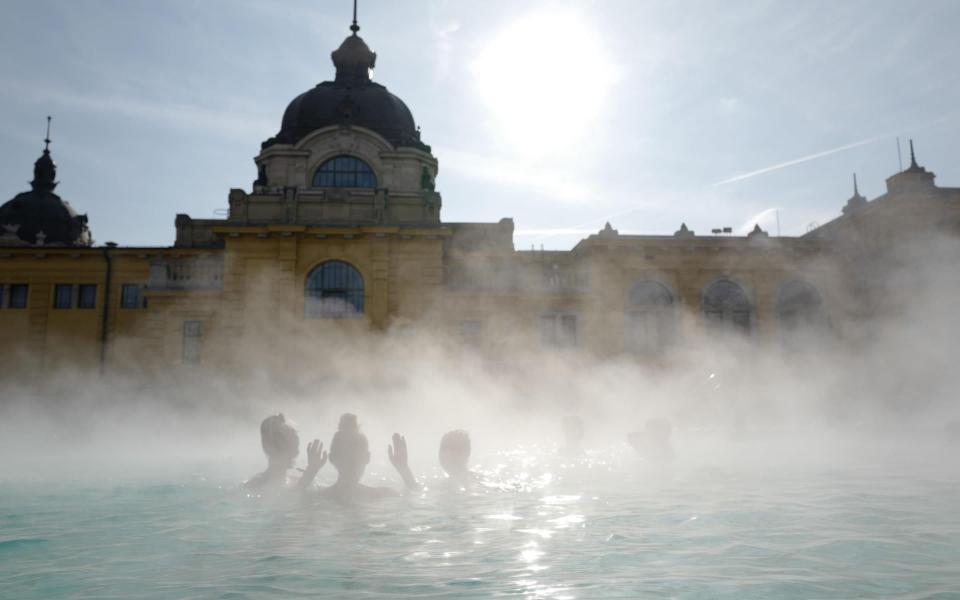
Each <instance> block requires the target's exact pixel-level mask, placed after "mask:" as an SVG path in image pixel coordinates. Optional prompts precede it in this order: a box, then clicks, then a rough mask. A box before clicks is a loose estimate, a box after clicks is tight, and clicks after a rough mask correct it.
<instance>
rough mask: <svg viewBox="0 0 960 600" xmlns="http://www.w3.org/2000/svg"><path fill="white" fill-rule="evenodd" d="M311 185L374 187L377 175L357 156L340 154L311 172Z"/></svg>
mask: <svg viewBox="0 0 960 600" xmlns="http://www.w3.org/2000/svg"><path fill="white" fill-rule="evenodd" d="M313 187H340V188H342V187H347V188H375V187H377V176H376V175H375V174H374V173H373V169H371V168H370V165H368V164H367V163H365V162H363V161H362V160H360V159H359V158H357V157H355V156H348V155H346V154H341V155H340V156H335V157H333V158H331V159H330V160H328V161H327V162H325V163H323V164H322V165H320V168H319V169H317V172H316V173H314V174H313Z"/></svg>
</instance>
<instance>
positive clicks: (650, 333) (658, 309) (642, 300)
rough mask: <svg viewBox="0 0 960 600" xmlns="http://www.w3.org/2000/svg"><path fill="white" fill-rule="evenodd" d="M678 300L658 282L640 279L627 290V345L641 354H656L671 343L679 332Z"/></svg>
mask: <svg viewBox="0 0 960 600" xmlns="http://www.w3.org/2000/svg"><path fill="white" fill-rule="evenodd" d="M674 306H675V301H674V297H673V294H672V293H671V292H670V290H669V289H667V286H665V285H663V284H662V283H660V282H658V281H653V280H650V279H648V280H644V281H640V282H637V283H636V284H634V285H633V287H631V288H630V291H628V292H627V308H626V311H627V314H626V318H627V332H626V335H627V340H626V342H627V348H628V349H629V350H631V351H633V352H636V353H638V354H656V353H657V352H660V351H662V350H663V349H664V348H665V347H666V346H668V345H669V344H670V343H671V342H672V341H673V338H674V335H675V331H676V315H675V314H674Z"/></svg>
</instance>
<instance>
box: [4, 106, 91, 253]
mask: <svg viewBox="0 0 960 600" xmlns="http://www.w3.org/2000/svg"><path fill="white" fill-rule="evenodd" d="M44 142H45V146H44V149H43V154H42V155H41V156H40V158H38V159H37V161H36V162H35V163H34V165H33V181H31V182H30V187H31V188H32V189H31V190H30V191H29V192H23V193H20V194H17V195H16V196H15V197H14V198H13V199H12V200H10V201H9V202H7V203H6V204H4V205H3V206H0V245H2V246H22V245H36V246H90V245H91V244H92V243H93V240H92V239H91V236H90V229H89V227H88V226H87V216H86V215H78V214H77V213H76V211H74V210H73V208H71V206H70V204H69V203H67V202H66V201H65V200H63V199H62V198H60V196H58V195H57V194H54V193H53V190H54V189H55V188H56V187H57V181H56V179H57V165H56V164H55V163H54V162H53V158H52V157H51V156H50V117H47V137H46V138H45V139H44Z"/></svg>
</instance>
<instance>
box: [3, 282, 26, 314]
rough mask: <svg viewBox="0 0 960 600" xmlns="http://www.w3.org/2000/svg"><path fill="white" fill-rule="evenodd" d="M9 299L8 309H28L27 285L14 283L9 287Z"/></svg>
mask: <svg viewBox="0 0 960 600" xmlns="http://www.w3.org/2000/svg"><path fill="white" fill-rule="evenodd" d="M6 287H7V288H9V290H10V291H9V292H8V294H9V297H8V299H7V308H26V307H27V289H28V286H27V284H25V283H13V284H10V285H8V286H6Z"/></svg>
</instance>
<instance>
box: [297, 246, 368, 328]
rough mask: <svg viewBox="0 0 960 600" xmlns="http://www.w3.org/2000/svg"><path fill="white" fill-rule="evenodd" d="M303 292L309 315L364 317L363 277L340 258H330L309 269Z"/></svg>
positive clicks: (324, 317) (345, 317)
mask: <svg viewBox="0 0 960 600" xmlns="http://www.w3.org/2000/svg"><path fill="white" fill-rule="evenodd" d="M304 295H305V298H304V304H305V313H306V316H307V318H310V319H347V318H351V317H360V316H363V276H362V275H360V271H358V270H356V269H355V268H354V267H353V266H352V265H350V264H348V263H345V262H343V261H341V260H329V261H327V262H325V263H323V264H321V265H319V266H317V267H316V268H314V269H313V270H312V271H310V274H309V275H307V284H306V289H305V290H304Z"/></svg>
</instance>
